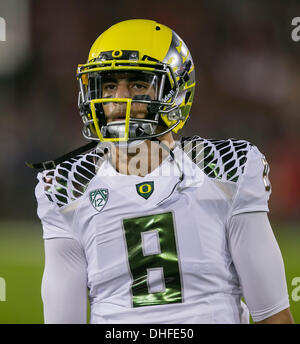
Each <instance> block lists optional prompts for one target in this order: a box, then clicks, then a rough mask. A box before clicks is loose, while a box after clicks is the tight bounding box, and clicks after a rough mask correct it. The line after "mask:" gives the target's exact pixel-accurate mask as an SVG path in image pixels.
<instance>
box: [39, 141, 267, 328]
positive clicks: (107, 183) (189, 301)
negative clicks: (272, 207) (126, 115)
mask: <svg viewBox="0 0 300 344" xmlns="http://www.w3.org/2000/svg"><path fill="white" fill-rule="evenodd" d="M267 174H268V165H267V163H266V161H265V159H264V156H263V155H262V154H261V153H260V152H259V151H258V149H257V148H256V147H255V146H253V145H251V144H250V143H249V142H247V141H242V140H222V141H221V140H206V139H201V138H198V137H195V138H192V139H186V140H184V139H183V140H182V145H181V146H178V147H176V148H175V150H174V159H173V158H172V156H169V158H167V159H165V160H164V162H163V163H162V165H161V166H160V167H158V168H157V169H156V170H154V171H153V172H152V173H150V174H148V175H146V176H145V177H138V176H135V175H126V176H125V175H122V174H119V173H117V172H116V171H115V169H114V168H113V167H112V165H111V164H110V162H109V161H108V160H104V159H102V158H101V156H100V154H98V153H97V150H95V151H93V152H91V153H88V154H85V155H81V156H78V157H76V158H74V159H71V160H70V161H67V162H64V163H62V164H60V165H59V166H58V167H56V169H55V170H51V171H44V172H43V173H39V175H38V178H39V183H38V185H37V188H36V197H37V200H38V215H39V217H40V219H41V221H42V224H43V229H44V236H43V237H44V239H50V238H58V237H65V238H73V239H75V240H77V241H78V242H79V243H80V245H81V246H82V247H83V249H84V252H85V255H86V260H87V265H88V288H89V299H90V303H91V322H92V323H241V322H247V321H248V317H247V309H246V307H245V305H244V304H243V303H241V297H242V290H241V286H240V283H239V278H238V275H237V272H236V269H235V267H234V264H233V261H232V257H231V254H230V251H229V247H228V242H227V230H228V224H229V221H230V219H231V217H232V216H233V215H236V214H239V213H244V212H254V211H268V205H267V202H268V198H269V194H270V185H269V182H268V178H267ZM245 315H246V316H245Z"/></svg>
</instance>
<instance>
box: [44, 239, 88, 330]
mask: <svg viewBox="0 0 300 344" xmlns="http://www.w3.org/2000/svg"><path fill="white" fill-rule="evenodd" d="M44 244H45V269H44V274H43V281H42V299H43V304H44V321H45V323H46V324H66V323H67V324H75V323H76V324H83V323H86V321H87V264H86V259H85V255H84V252H83V250H82V247H81V246H80V244H79V243H78V242H77V241H76V240H75V239H71V238H53V239H47V240H45V241H44Z"/></svg>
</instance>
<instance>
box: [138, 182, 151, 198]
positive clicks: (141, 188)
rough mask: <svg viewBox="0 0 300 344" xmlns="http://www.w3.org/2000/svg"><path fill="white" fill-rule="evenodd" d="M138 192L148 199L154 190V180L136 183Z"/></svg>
mask: <svg viewBox="0 0 300 344" xmlns="http://www.w3.org/2000/svg"><path fill="white" fill-rule="evenodd" d="M135 187H136V191H137V193H138V194H139V195H140V196H141V197H143V198H145V199H148V198H149V197H150V196H151V195H152V193H153V191H154V182H144V183H139V184H136V185H135Z"/></svg>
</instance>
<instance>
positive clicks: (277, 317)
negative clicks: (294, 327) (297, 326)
mask: <svg viewBox="0 0 300 344" xmlns="http://www.w3.org/2000/svg"><path fill="white" fill-rule="evenodd" d="M257 324H294V319H293V316H292V314H291V311H290V309H289V308H287V309H284V310H283V311H281V312H279V313H276V314H274V315H271V316H270V317H268V318H266V319H264V320H261V321H258V322H257Z"/></svg>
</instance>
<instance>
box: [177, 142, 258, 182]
mask: <svg viewBox="0 0 300 344" xmlns="http://www.w3.org/2000/svg"><path fill="white" fill-rule="evenodd" d="M252 146H253V145H252V144H251V143H249V142H248V141H245V140H236V139H227V140H211V139H204V138H201V137H199V136H193V137H191V138H190V137H183V138H182V139H181V147H182V149H183V150H184V152H185V153H186V154H187V155H188V156H189V157H190V158H191V159H192V161H193V162H194V163H195V164H196V165H197V166H198V167H199V168H201V170H202V171H204V173H205V174H206V175H207V176H209V177H211V178H217V179H220V180H222V181H231V182H237V181H238V179H239V177H240V176H241V175H242V174H243V172H244V168H245V165H246V162H247V154H248V152H249V150H250V149H251V147H252Z"/></svg>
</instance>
